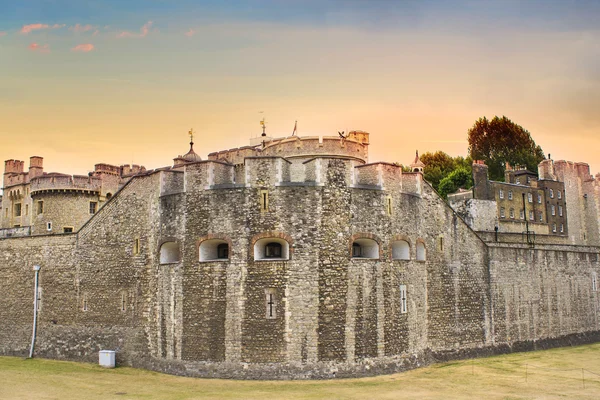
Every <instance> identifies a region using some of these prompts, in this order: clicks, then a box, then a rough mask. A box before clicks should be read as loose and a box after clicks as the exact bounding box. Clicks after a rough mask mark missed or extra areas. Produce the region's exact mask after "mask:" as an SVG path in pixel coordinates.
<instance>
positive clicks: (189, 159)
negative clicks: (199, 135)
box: [173, 130, 202, 167]
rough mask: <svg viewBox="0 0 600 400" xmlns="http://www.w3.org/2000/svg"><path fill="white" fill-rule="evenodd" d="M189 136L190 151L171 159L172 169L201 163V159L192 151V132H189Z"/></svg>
mask: <svg viewBox="0 0 600 400" xmlns="http://www.w3.org/2000/svg"><path fill="white" fill-rule="evenodd" d="M189 134H190V150H189V151H188V152H187V153H185V154H184V155H182V156H181V155H180V156H177V157H176V158H174V159H173V166H174V167H179V166H181V165H184V164H189V163H193V162H198V161H202V158H201V157H200V156H199V155H198V154H196V152H195V151H194V136H193V131H192V130H190V132H189Z"/></svg>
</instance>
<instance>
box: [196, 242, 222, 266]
mask: <svg viewBox="0 0 600 400" xmlns="http://www.w3.org/2000/svg"><path fill="white" fill-rule="evenodd" d="M198 253H199V256H200V261H213V260H228V259H229V243H227V242H226V241H225V240H223V239H209V240H204V241H203V242H202V243H200V248H199V251H198Z"/></svg>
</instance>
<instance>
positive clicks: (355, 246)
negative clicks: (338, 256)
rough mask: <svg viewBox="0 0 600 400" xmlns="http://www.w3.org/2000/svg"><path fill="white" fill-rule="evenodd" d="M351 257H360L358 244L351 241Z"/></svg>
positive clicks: (360, 252)
mask: <svg viewBox="0 0 600 400" xmlns="http://www.w3.org/2000/svg"><path fill="white" fill-rule="evenodd" d="M352 257H362V251H361V247H360V244H358V243H352Z"/></svg>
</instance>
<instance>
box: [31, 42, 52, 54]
mask: <svg viewBox="0 0 600 400" xmlns="http://www.w3.org/2000/svg"><path fill="white" fill-rule="evenodd" d="M29 50H31V51H37V52H40V53H50V46H48V45H47V44H37V43H31V44H30V45H29Z"/></svg>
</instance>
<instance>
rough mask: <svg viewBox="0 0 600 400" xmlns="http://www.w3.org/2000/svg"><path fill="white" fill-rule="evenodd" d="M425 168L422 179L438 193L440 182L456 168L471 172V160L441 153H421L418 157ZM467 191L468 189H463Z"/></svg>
mask: <svg viewBox="0 0 600 400" xmlns="http://www.w3.org/2000/svg"><path fill="white" fill-rule="evenodd" d="M420 159H421V161H422V162H423V164H425V168H424V169H423V177H424V178H425V180H426V181H427V182H429V183H430V184H431V186H433V188H434V189H435V190H437V191H438V192H439V186H440V182H441V181H442V180H443V179H444V178H446V177H447V176H448V175H450V174H451V173H452V172H453V171H455V170H456V169H458V168H464V169H466V170H467V171H468V172H469V173H470V172H471V159H470V158H469V157H467V158H464V157H460V156H458V157H451V156H449V155H448V154H446V153H444V152H443V151H436V152H435V153H429V152H427V153H423V154H422V155H421V157H420ZM465 189H468V188H465Z"/></svg>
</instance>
